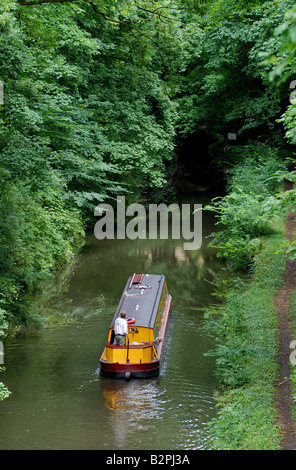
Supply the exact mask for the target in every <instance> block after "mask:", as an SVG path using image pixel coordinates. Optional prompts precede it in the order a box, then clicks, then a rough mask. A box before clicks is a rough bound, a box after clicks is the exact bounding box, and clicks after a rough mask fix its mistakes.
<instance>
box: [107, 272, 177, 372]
mask: <svg viewBox="0 0 296 470" xmlns="http://www.w3.org/2000/svg"><path fill="white" fill-rule="evenodd" d="M171 305H172V296H171V295H170V294H169V293H168V289H167V283H166V280H165V277H164V276H163V275H156V274H136V273H135V274H133V275H132V276H131V277H130V278H129V279H128V281H127V284H126V286H125V289H124V291H123V294H122V296H121V299H120V302H119V304H118V306H117V309H116V312H115V315H114V317H113V320H112V322H111V325H110V328H109V333H108V339H107V343H106V346H105V349H104V351H103V354H102V356H101V358H100V371H101V375H103V376H105V377H113V378H125V379H128V380H129V379H130V378H146V377H154V376H157V375H158V374H159V369H160V364H161V357H162V354H163V350H164V340H165V334H166V331H167V326H168V320H169V316H170V312H171ZM122 312H125V314H126V322H127V335H126V336H125V344H118V338H117V335H115V322H116V320H117V319H118V318H120V317H122V316H124V314H123V315H121V313H122Z"/></svg>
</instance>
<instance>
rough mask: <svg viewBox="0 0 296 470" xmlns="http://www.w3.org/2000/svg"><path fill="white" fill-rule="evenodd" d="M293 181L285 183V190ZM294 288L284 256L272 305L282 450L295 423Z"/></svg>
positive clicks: (290, 443) (294, 270) (289, 234)
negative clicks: (292, 358)
mask: <svg viewBox="0 0 296 470" xmlns="http://www.w3.org/2000/svg"><path fill="white" fill-rule="evenodd" d="M291 188H292V185H291V184H290V183H288V182H287V183H286V185H285V190H288V189H291ZM294 226H295V213H289V214H288V220H287V223H286V238H287V239H288V240H289V241H290V242H292V241H293V239H294ZM295 291H296V261H291V260H289V259H287V260H286V268H285V275H284V281H283V285H282V287H281V288H280V289H279V291H278V293H277V295H276V297H275V306H276V310H277V314H278V328H279V352H278V355H279V380H278V384H277V390H276V409H277V412H278V425H279V427H280V429H281V432H282V436H283V440H282V442H281V448H282V449H283V450H292V449H296V425H295V421H294V419H293V416H292V412H291V408H292V405H293V403H292V385H291V380H290V354H291V352H292V350H291V349H290V343H291V341H293V340H294V339H295V335H294V334H293V330H292V325H291V318H290V309H289V300H290V296H291V294H292V293H293V292H295Z"/></svg>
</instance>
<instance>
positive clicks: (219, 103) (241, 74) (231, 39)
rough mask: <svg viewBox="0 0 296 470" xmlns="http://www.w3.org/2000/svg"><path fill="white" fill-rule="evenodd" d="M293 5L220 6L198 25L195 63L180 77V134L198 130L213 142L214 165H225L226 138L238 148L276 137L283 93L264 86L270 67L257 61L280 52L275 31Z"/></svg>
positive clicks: (268, 84) (224, 0)
mask: <svg viewBox="0 0 296 470" xmlns="http://www.w3.org/2000/svg"><path fill="white" fill-rule="evenodd" d="M292 4H293V2H291V1H288V0H287V1H281V2H268V1H266V2H260V1H257V2H255V1H254V2H236V1H231V0H221V1H218V2H215V4H214V6H213V8H212V9H211V10H210V12H209V13H208V16H207V21H203V22H202V21H201V22H200V28H201V31H202V36H201V40H200V42H199V44H198V46H197V47H198V50H197V54H198V55H199V60H193V61H192V62H191V64H189V66H188V68H187V73H186V76H185V77H184V82H183V87H182V93H183V96H181V97H180V100H179V106H180V112H179V128H180V134H181V135H182V136H187V135H190V134H192V133H195V132H197V131H198V128H199V127H201V126H203V127H204V128H205V129H206V132H207V134H208V135H209V136H211V138H212V139H213V141H214V145H213V148H212V158H213V159H214V160H215V161H216V162H220V163H221V160H223V163H225V161H226V160H227V161H228V159H229V155H228V154H226V155H225V148H226V147H228V146H229V141H228V139H227V136H228V133H229V132H231V133H236V134H237V138H238V142H239V143H240V144H246V143H247V142H248V140H249V139H250V138H251V139H254V137H255V138H257V139H258V138H259V139H260V140H262V141H264V140H265V141H266V140H267V139H270V140H271V141H275V140H274V139H277V136H278V135H279V132H280V131H279V129H278V127H277V124H276V119H277V118H279V117H280V115H281V112H282V106H283V103H285V102H286V100H287V89H286V87H285V86H284V85H281V86H279V84H278V83H275V82H272V81H270V80H269V72H270V71H271V70H272V67H273V65H272V64H270V63H266V62H264V60H262V55H263V54H273V53H274V51H275V50H278V49H279V48H280V40H279V38H278V37H275V36H274V30H275V28H276V27H277V26H278V25H279V24H281V22H282V21H283V18H284V15H285V11H286V10H287V9H288V8H289V7H290V6H291V5H292ZM281 145H282V144H281Z"/></svg>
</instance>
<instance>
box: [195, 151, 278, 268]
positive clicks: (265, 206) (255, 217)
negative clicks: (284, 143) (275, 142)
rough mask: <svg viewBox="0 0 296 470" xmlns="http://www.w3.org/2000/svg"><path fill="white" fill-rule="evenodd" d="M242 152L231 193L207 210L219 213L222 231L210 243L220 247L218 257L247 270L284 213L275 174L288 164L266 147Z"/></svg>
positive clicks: (235, 170) (234, 173) (233, 175)
mask: <svg viewBox="0 0 296 470" xmlns="http://www.w3.org/2000/svg"><path fill="white" fill-rule="evenodd" d="M240 151H241V157H242V161H241V163H239V164H237V165H236V166H234V169H233V172H232V177H231V183H230V184H229V190H228V194H227V195H226V196H224V197H223V198H216V199H214V200H213V201H212V203H211V204H210V205H207V206H206V207H205V208H204V209H205V210H210V211H213V212H215V213H216V214H217V225H218V226H219V227H220V230H219V231H217V232H215V233H213V234H212V237H213V240H212V241H211V242H210V244H211V245H212V246H215V247H217V248H219V253H218V256H220V257H224V258H226V259H227V260H228V261H229V262H231V263H233V265H235V266H236V267H238V268H240V269H246V268H248V267H249V266H250V264H251V263H252V261H253V259H254V256H255V255H256V253H258V251H259V250H260V249H261V247H262V243H263V240H264V238H265V237H266V236H268V235H271V234H272V233H273V232H274V220H273V217H274V216H275V215H276V214H278V213H279V210H282V204H281V201H280V200H279V198H277V197H276V195H275V190H276V189H278V187H279V182H278V178H276V177H274V178H273V177H272V175H273V174H274V172H276V171H280V170H282V171H283V170H284V168H285V165H284V163H283V162H282V160H281V159H280V158H279V155H278V153H277V150H276V149H271V148H270V147H268V146H266V145H258V146H250V147H249V148H248V147H245V148H244V149H240ZM236 152H238V149H237V150H236ZM248 154H249V156H247V155H248Z"/></svg>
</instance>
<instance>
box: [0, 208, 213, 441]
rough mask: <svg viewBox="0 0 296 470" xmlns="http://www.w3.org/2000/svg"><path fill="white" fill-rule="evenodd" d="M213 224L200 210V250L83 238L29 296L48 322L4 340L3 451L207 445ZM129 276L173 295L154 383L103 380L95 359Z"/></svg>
mask: <svg viewBox="0 0 296 470" xmlns="http://www.w3.org/2000/svg"><path fill="white" fill-rule="evenodd" d="M213 228H214V225H213V221H212V220H211V219H209V218H207V217H206V214H204V215H203V244H202V247H201V249H199V250H197V251H184V250H183V243H182V241H179V240H148V239H147V240H127V239H126V240H104V241H98V240H97V239H96V238H95V237H94V236H93V235H90V236H89V237H88V239H87V244H86V246H85V247H84V249H83V250H82V252H81V254H80V256H79V258H78V262H77V264H76V265H75V268H74V269H73V272H72V273H71V274H70V276H69V277H68V280H67V282H64V283H63V284H61V282H60V281H59V280H57V281H56V285H55V286H53V288H52V289H51V290H50V292H48V293H47V295H44V296H43V297H42V298H41V299H39V300H38V302H36V311H37V312H38V313H39V314H41V315H42V316H44V317H47V318H48V319H49V320H50V321H49V324H50V327H46V328H42V329H40V330H38V331H34V332H32V333H30V334H28V335H26V336H21V337H18V338H15V339H14V340H13V341H12V342H10V343H8V344H6V345H5V364H4V365H5V367H6V371H5V372H4V373H2V374H1V380H2V381H3V382H4V383H5V385H6V386H7V387H8V388H9V390H10V391H11V392H12V393H11V395H10V397H9V398H7V399H5V400H4V401H3V402H1V403H0V423H1V426H0V448H1V449H2V450H5V449H65V450H68V449H69V450H72V449H81V450H88V449H96V450H100V449H101V450H102V449H105V450H118V449H134V450H135V449H140V450H178V449H179V450H181V449H185V450H190V449H204V448H205V445H206V442H207V439H208V431H207V427H206V424H207V423H208V422H209V421H210V420H211V419H212V418H213V417H214V416H215V413H216V411H215V397H216V395H217V389H218V384H217V379H216V377H215V374H214V367H215V364H214V360H213V358H211V357H207V356H205V353H206V352H207V351H209V349H211V347H212V342H213V339H212V338H210V337H208V336H207V335H206V334H205V333H204V332H202V331H201V327H202V326H203V324H204V322H205V321H207V320H205V319H204V315H203V309H204V308H205V307H206V306H207V305H209V304H210V303H212V302H213V301H214V299H213V297H212V292H213V286H212V284H211V281H212V280H213V273H216V274H219V272H220V270H221V269H222V267H221V265H220V264H219V262H218V261H217V259H216V257H215V252H214V250H213V249H210V248H209V247H207V239H206V235H208V234H209V233H211V231H212V230H213ZM134 272H137V273H143V272H144V273H159V274H164V275H165V276H166V278H167V284H168V288H169V291H170V293H171V294H172V297H173V310H172V315H171V319H170V324H169V329H168V335H167V342H166V348H165V357H164V361H163V365H162V368H161V372H160V375H159V377H157V378H154V379H149V380H146V379H145V380H136V381H130V382H125V381H116V380H112V379H106V378H103V377H101V376H100V374H99V358H100V355H101V353H102V351H103V348H104V344H105V342H106V338H107V330H108V327H109V324H110V322H111V319H112V317H113V314H114V311H115V308H116V305H117V303H118V301H119V299H120V296H121V294H122V291H123V288H124V286H125V283H126V281H127V278H128V277H129V276H130V275H131V274H132V273H134ZM61 286H62V287H61Z"/></svg>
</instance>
